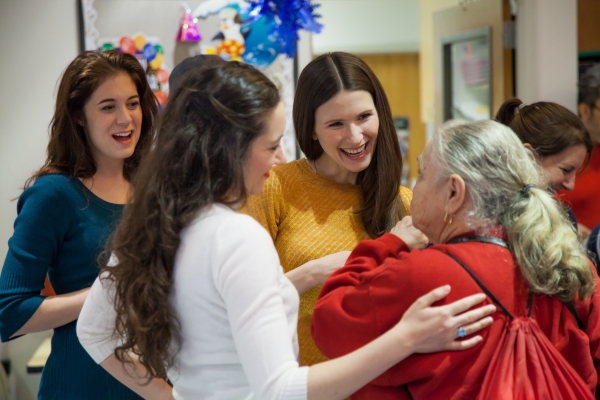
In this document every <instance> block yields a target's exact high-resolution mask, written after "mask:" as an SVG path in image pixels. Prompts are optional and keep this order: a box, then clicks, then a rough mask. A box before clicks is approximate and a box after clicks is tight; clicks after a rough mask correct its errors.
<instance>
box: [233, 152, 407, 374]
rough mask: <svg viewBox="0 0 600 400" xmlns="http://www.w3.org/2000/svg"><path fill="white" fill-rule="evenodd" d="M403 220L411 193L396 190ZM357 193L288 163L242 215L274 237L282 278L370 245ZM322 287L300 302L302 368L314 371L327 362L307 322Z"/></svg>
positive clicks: (301, 163) (273, 174) (301, 164)
mask: <svg viewBox="0 0 600 400" xmlns="http://www.w3.org/2000/svg"><path fill="white" fill-rule="evenodd" d="M400 196H401V198H402V202H403V204H404V207H405V208H406V211H407V214H409V213H410V201H411V199H412V192H411V191H410V190H409V189H407V188H405V187H401V188H400ZM361 202H362V201H361V195H360V189H359V187H358V186H357V185H351V184H342V183H337V182H335V181H333V180H330V179H327V178H325V177H323V176H321V175H320V174H318V173H316V172H314V171H313V170H312V169H311V168H310V166H309V165H308V163H307V161H306V159H302V160H297V161H292V162H290V163H288V164H285V165H282V166H280V167H275V168H273V169H272V170H271V176H270V177H269V179H267V182H266V183H265V186H264V189H263V192H262V193H261V194H260V195H259V196H251V197H250V198H249V199H248V203H247V204H246V206H245V207H244V208H243V209H242V212H244V213H246V214H248V215H251V216H252V217H254V218H255V219H256V220H258V222H260V223H261V224H262V225H263V226H264V227H265V228H266V229H267V230H268V231H269V232H270V233H271V236H272V237H273V241H274V243H275V248H276V249H277V252H278V253H279V258H280V260H281V265H282V266H283V269H284V270H285V272H288V271H291V270H292V269H294V268H296V267H298V266H300V265H302V264H305V263H306V262H308V261H311V260H314V259H317V258H320V257H323V256H326V255H328V254H332V253H336V252H338V251H342V250H353V249H354V247H356V245H357V244H358V242H359V241H361V240H364V239H368V238H369V236H368V235H367V233H366V232H365V230H364V227H363V224H362V222H361V220H360V215H359V214H357V213H356V211H357V210H358V209H359V208H360V207H361ZM320 290H321V286H318V287H315V288H313V289H311V290H309V291H308V292H306V293H304V294H303V295H301V296H300V310H299V313H298V342H299V345H300V364H301V365H313V364H315V363H318V362H321V361H325V360H327V358H326V357H325V356H324V355H323V354H321V352H320V351H319V350H318V349H317V347H316V346H315V344H314V342H313V340H312V337H311V334H310V320H311V317H312V312H313V309H314V307H315V303H316V301H317V297H318V295H319V291H320Z"/></svg>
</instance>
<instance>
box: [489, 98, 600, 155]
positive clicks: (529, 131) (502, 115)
mask: <svg viewBox="0 0 600 400" xmlns="http://www.w3.org/2000/svg"><path fill="white" fill-rule="evenodd" d="M496 121H498V122H500V123H502V124H504V125H506V126H508V127H509V128H511V129H512V130H513V131H514V132H515V133H516V134H517V136H518V137H519V139H521V142H523V143H529V144H530V145H531V147H533V149H534V150H535V151H536V152H537V154H538V155H539V156H540V157H542V158H543V157H547V156H552V155H555V154H558V153H560V152H561V151H563V150H565V149H566V148H568V147H571V146H576V145H582V146H584V147H585V149H586V150H587V152H588V153H590V152H591V151H592V139H591V138H590V135H589V133H588V131H587V129H586V128H585V125H583V122H581V120H580V119H579V117H578V116H577V115H575V114H573V113H572V112H571V111H569V110H568V109H566V108H565V107H563V106H561V105H559V104H556V103H550V102H545V101H540V102H537V103H532V104H527V105H525V104H523V102H522V101H521V100H519V99H516V98H514V99H509V100H507V101H505V102H504V103H503V104H502V106H500V109H499V110H498V113H497V114H496Z"/></svg>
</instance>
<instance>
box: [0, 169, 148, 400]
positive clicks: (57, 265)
mask: <svg viewBox="0 0 600 400" xmlns="http://www.w3.org/2000/svg"><path fill="white" fill-rule="evenodd" d="M122 212H123V205H120V204H112V203H108V202H106V201H104V200H102V199H100V198H99V197H97V196H95V195H94V194H93V193H92V192H91V191H89V190H88V189H87V188H86V187H85V186H84V185H83V184H82V183H81V182H80V181H79V180H78V179H76V178H71V177H68V176H66V175H63V174H50V175H46V176H42V177H41V178H39V179H37V181H36V182H35V183H34V184H33V186H31V187H30V188H28V189H27V190H25V191H24V192H23V194H22V195H21V197H19V201H18V203H17V213H18V215H17V219H16V220H15V224H14V233H13V236H12V237H11V238H10V240H9V241H8V254H7V255H6V259H5V261H4V267H3V268H2V271H1V274H0V337H1V339H2V341H3V342H5V341H7V340H9V338H10V337H11V336H12V335H13V334H14V333H15V332H16V331H18V330H19V329H20V328H21V327H22V326H23V325H24V324H25V323H26V322H27V321H28V320H29V319H30V318H31V316H32V315H33V314H34V313H35V311H36V310H37V308H38V307H39V306H40V304H41V303H42V301H43V300H44V296H42V295H40V291H41V290H42V289H43V287H44V279H45V277H46V274H47V275H48V277H49V279H50V283H51V284H52V287H53V288H54V291H55V292H56V294H64V293H71V292H74V291H76V290H79V289H83V288H87V287H90V286H91V285H92V283H93V282H94V280H95V279H96V277H97V276H98V272H99V267H98V263H97V261H96V260H97V258H98V255H99V254H100V252H101V251H102V249H103V248H104V245H105V243H106V240H107V239H108V237H109V236H110V234H111V233H112V231H113V230H114V228H115V227H116V224H117V223H118V221H119V219H120V218H121V214H122ZM76 323H77V321H73V322H71V323H69V324H67V325H64V326H60V327H58V328H55V329H54V335H53V337H52V352H51V354H50V357H49V358H48V361H47V363H46V366H45V367H44V370H43V372H42V378H41V383H40V389H39V392H38V399H61V400H64V399H119V400H120V399H140V397H139V396H137V395H136V394H135V393H134V392H132V391H130V390H129V389H128V388H126V387H125V386H123V385H122V384H121V383H119V382H118V381H117V380H116V379H114V378H113V377H112V376H111V375H110V374H108V373H107V372H106V371H105V370H104V369H103V368H102V367H100V366H99V365H98V364H96V363H95V362H94V361H93V360H92V358H91V357H90V356H89V355H88V354H87V353H86V352H85V350H84V349H83V347H81V345H80V344H79V341H78V340H77V334H76V332H75V326H76Z"/></svg>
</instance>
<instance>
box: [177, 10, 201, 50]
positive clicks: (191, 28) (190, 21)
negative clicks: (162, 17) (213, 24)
mask: <svg viewBox="0 0 600 400" xmlns="http://www.w3.org/2000/svg"><path fill="white" fill-rule="evenodd" d="M201 38H202V37H201V36H200V31H199V30H198V18H194V16H193V15H192V10H191V9H190V8H189V7H188V6H187V4H185V3H184V12H183V17H182V18H181V22H180V23H179V31H178V32H177V41H179V42H197V41H199V40H200V39H201Z"/></svg>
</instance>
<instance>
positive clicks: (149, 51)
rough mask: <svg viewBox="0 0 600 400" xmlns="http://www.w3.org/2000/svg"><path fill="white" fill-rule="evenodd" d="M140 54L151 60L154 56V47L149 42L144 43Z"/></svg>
mask: <svg viewBox="0 0 600 400" xmlns="http://www.w3.org/2000/svg"><path fill="white" fill-rule="evenodd" d="M142 55H143V56H144V58H145V59H146V60H148V61H152V60H154V59H155V58H156V47H154V45H152V44H150V43H146V45H145V46H144V48H143V49H142Z"/></svg>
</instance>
